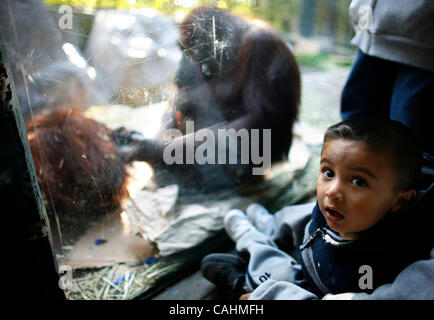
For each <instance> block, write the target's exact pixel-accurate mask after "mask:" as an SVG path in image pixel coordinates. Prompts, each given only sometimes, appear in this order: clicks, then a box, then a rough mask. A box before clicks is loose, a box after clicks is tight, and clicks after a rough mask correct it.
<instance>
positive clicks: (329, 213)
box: [317, 138, 401, 240]
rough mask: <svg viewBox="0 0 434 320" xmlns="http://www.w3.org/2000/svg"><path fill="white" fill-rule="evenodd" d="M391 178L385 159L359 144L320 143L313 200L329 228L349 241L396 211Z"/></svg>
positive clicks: (397, 195)
mask: <svg viewBox="0 0 434 320" xmlns="http://www.w3.org/2000/svg"><path fill="white" fill-rule="evenodd" d="M395 177H396V174H395V172H394V171H393V168H392V165H391V164H390V161H389V158H388V157H387V156H386V155H385V154H383V153H374V152H372V151H369V150H368V148H367V147H366V146H365V144H363V143H362V142H357V141H351V140H346V139H340V138H337V139H332V140H329V141H327V142H326V143H324V146H323V150H322V154H321V166H320V173H319V177H318V182H317V197H318V204H319V207H320V209H321V212H322V214H323V215H324V218H325V219H326V221H327V224H328V225H329V227H330V228H331V229H333V230H334V231H336V232H338V233H339V234H340V235H341V236H342V237H343V238H345V239H348V240H352V239H355V238H357V235H358V233H359V232H361V231H364V230H367V229H368V228H370V227H372V226H374V225H375V224H376V223H377V222H379V221H380V220H381V219H382V218H383V217H384V216H385V215H386V214H387V213H388V212H390V211H392V212H396V211H397V210H399V208H400V206H401V204H400V203H401V201H400V198H401V197H400V196H401V195H400V192H395V190H394V186H395V180H396V178H395Z"/></svg>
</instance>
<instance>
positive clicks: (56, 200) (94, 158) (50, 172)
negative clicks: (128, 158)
mask: <svg viewBox="0 0 434 320" xmlns="http://www.w3.org/2000/svg"><path fill="white" fill-rule="evenodd" d="M27 134H28V139H29V144H30V149H31V151H32V156H33V160H34V163H35V170H36V174H37V176H38V180H39V185H40V186H41V189H42V192H43V194H44V196H45V198H46V200H47V202H48V203H49V204H51V205H52V206H53V207H52V209H53V210H55V212H56V213H58V214H60V215H62V216H63V217H74V218H80V217H81V218H95V217H97V216H99V215H101V214H104V213H109V212H111V211H112V210H115V209H117V208H118V207H119V206H120V202H121V199H123V198H124V197H125V196H126V195H127V191H126V188H125V184H126V181H127V176H128V175H127V171H126V167H125V164H124V163H123V162H122V161H121V159H120V156H119V152H118V150H117V148H116V145H115V144H114V143H113V141H112V140H111V134H112V131H111V130H109V129H108V128H107V127H106V126H104V125H103V124H101V123H99V122H97V121H95V120H92V119H89V118H86V117H85V116H84V115H83V114H82V112H81V110H80V109H69V110H59V111H53V112H51V113H49V114H42V115H38V116H36V117H35V119H34V120H33V121H30V122H29V123H28V125H27Z"/></svg>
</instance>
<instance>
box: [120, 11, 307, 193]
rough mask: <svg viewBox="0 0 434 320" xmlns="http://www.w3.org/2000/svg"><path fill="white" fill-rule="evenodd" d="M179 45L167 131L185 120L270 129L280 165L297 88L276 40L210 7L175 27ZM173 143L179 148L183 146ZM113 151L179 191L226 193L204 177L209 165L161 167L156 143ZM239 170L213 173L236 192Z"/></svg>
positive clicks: (259, 25) (256, 25) (198, 125)
mask: <svg viewBox="0 0 434 320" xmlns="http://www.w3.org/2000/svg"><path fill="white" fill-rule="evenodd" d="M179 46H180V48H181V50H182V53H183V57H182V60H181V62H180V67H179V70H178V72H177V75H176V79H175V83H176V86H177V88H178V92H177V94H176V97H175V99H174V102H173V106H174V110H173V111H172V113H171V118H172V119H171V120H172V121H170V123H171V126H168V127H175V128H178V129H179V130H181V131H182V132H183V133H184V134H185V133H186V132H185V123H186V121H187V120H192V121H194V128H195V130H200V129H203V128H210V129H212V130H214V132H215V131H216V130H217V129H220V128H226V129H229V128H233V129H235V130H239V129H241V128H246V129H248V130H250V129H259V130H262V129H271V135H272V144H271V159H272V161H273V162H275V161H279V160H282V159H286V157H287V155H288V152H289V149H290V147H291V143H292V126H293V123H294V121H295V120H296V117H297V113H298V106H299V103H300V89H301V88H300V87H301V84H300V72H299V68H298V65H297V63H296V61H295V59H294V56H293V55H292V53H291V51H290V49H289V48H288V46H287V44H286V43H285V42H284V41H283V40H282V39H281V37H280V36H279V34H278V33H277V32H276V31H275V30H274V29H273V28H272V27H271V26H270V25H269V24H267V23H265V22H263V21H257V20H252V21H250V20H246V19H243V18H241V17H239V16H236V15H233V14H231V13H229V12H227V11H224V10H221V9H217V8H215V7H199V8H196V9H194V10H192V11H191V13H190V14H189V15H188V16H187V17H186V18H185V19H184V21H183V22H182V23H181V25H180V35H179ZM176 141H177V143H182V144H185V141H186V139H185V137H184V138H182V137H181V138H178V139H177V140H176ZM120 150H121V153H122V156H123V157H124V158H125V159H126V160H139V161H148V162H150V163H151V165H153V166H154V167H156V168H159V169H158V170H160V169H161V168H162V169H161V170H160V171H162V172H166V173H167V172H170V173H172V174H173V175H174V176H176V177H177V178H178V183H180V184H185V183H187V184H188V183H190V184H199V185H205V188H207V187H208V186H212V187H217V186H228V184H227V183H226V182H225V183H223V182H222V183H219V181H220V182H221V180H222V175H221V174H220V173H216V176H215V177H213V176H212V175H211V176H209V174H210V173H211V172H213V171H215V170H217V167H219V166H218V165H209V168H208V169H207V170H206V174H202V176H201V174H199V173H198V172H199V171H200V170H202V171H203V172H202V173H204V172H205V171H204V170H203V168H202V167H201V168H199V167H200V166H195V168H192V166H190V167H186V166H180V165H172V166H167V165H165V164H164V163H163V161H162V155H163V150H164V144H163V143H161V142H159V141H158V140H146V139H143V140H139V139H137V140H135V141H134V139H132V142H131V143H130V144H128V145H127V146H123V147H121V148H120ZM260 150H261V149H260ZM245 167H246V166H244V169H243V168H242V166H233V165H229V164H227V165H224V166H220V168H219V170H221V169H222V168H223V171H224V172H225V173H226V174H227V175H228V176H229V177H230V178H231V180H232V182H233V183H234V184H235V185H236V184H239V183H243V182H245V181H248V180H249V179H250V177H251V175H250V174H251V170H246V168H245ZM240 168H241V169H240ZM158 170H157V171H158ZM223 171H221V172H223ZM216 172H217V171H216ZM183 174H184V177H181V175H183ZM187 174H189V175H191V176H190V178H188V177H186V176H185V175H187ZM196 174H197V175H196ZM157 178H158V174H157ZM180 178H181V179H180ZM214 178H215V179H214ZM163 180H164V179H163ZM229 185H230V183H229Z"/></svg>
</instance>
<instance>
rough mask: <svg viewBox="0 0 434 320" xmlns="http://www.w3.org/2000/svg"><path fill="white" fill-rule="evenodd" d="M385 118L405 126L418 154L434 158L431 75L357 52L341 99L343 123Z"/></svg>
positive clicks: (433, 110)
mask: <svg viewBox="0 0 434 320" xmlns="http://www.w3.org/2000/svg"><path fill="white" fill-rule="evenodd" d="M365 115H376V116H384V117H389V118H390V119H392V120H397V121H400V122H402V123H404V124H405V125H407V126H408V127H409V128H410V129H411V130H412V132H413V134H414V135H415V136H416V138H417V140H418V141H419V147H420V149H421V151H423V152H428V153H430V154H431V155H434V141H433V138H434V117H433V115H434V72H432V71H428V70H423V69H420V68H416V67H412V66H409V65H404V64H400V63H397V62H392V61H388V60H384V59H380V58H376V57H373V56H369V55H366V54H364V53H363V52H362V51H360V50H359V53H358V55H357V57H356V60H355V62H354V64H353V67H352V70H351V72H350V75H349V77H348V80H347V82H346V84H345V87H344V90H343V92H342V98H341V116H342V119H343V120H346V119H348V118H352V117H355V116H365Z"/></svg>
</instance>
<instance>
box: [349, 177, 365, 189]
mask: <svg viewBox="0 0 434 320" xmlns="http://www.w3.org/2000/svg"><path fill="white" fill-rule="evenodd" d="M351 183H352V184H354V185H355V186H356V187H367V186H368V184H367V183H366V181H365V180H364V179H362V178H353V180H351Z"/></svg>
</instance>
